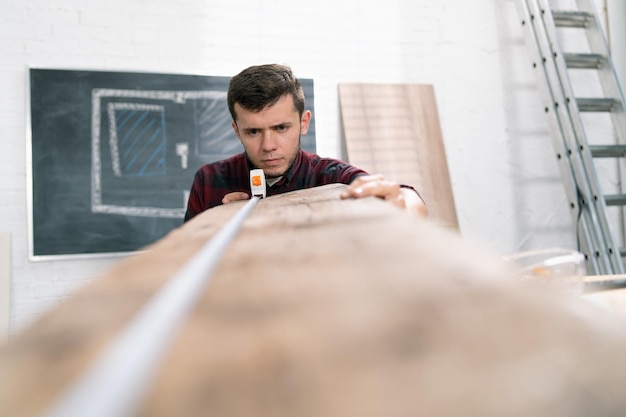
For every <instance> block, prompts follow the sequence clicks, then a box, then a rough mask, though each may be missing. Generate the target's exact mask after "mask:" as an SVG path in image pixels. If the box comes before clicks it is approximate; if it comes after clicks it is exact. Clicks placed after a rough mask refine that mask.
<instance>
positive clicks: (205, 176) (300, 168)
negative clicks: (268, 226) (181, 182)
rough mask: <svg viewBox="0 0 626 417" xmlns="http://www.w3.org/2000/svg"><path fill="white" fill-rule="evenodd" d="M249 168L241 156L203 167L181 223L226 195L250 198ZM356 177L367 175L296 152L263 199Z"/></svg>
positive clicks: (340, 163) (333, 161)
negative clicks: (248, 196)
mask: <svg viewBox="0 0 626 417" xmlns="http://www.w3.org/2000/svg"><path fill="white" fill-rule="evenodd" d="M253 168H254V167H253V166H252V164H250V161H248V158H246V156H245V154H243V153H241V154H238V155H235V156H232V157H230V158H228V159H224V160H222V161H217V162H213V163H210V164H206V165H203V166H202V167H201V168H200V169H199V170H198V172H196V176H195V178H194V180H193V185H192V186H191V192H190V194H189V201H188V203H187V212H186V213H185V220H184V221H187V220H189V219H191V218H192V217H194V216H195V215H197V214H198V213H201V212H203V211H204V210H207V209H210V208H211V207H215V206H219V205H221V204H222V199H223V198H224V196H225V195H226V194H228V193H232V192H235V191H243V192H245V193H248V195H250V170H251V169H253ZM360 175H367V172H365V171H363V170H362V169H359V168H356V167H353V166H352V165H349V164H347V163H345V162H342V161H340V160H338V159H332V158H322V157H320V156H319V155H316V154H312V153H309V152H305V151H303V150H300V151H299V152H298V155H297V156H296V160H295V161H294V163H293V164H292V165H291V167H290V168H289V169H288V170H287V172H286V173H285V175H283V177H282V178H281V179H280V181H278V182H277V183H276V184H274V185H272V186H271V187H267V196H268V197H269V196H272V195H276V194H282V193H286V192H289V191H295V190H301V189H303V188H311V187H317V186H320V185H327V184H335V183H341V184H350V183H351V182H352V181H353V180H354V179H355V178H356V177H358V176H360Z"/></svg>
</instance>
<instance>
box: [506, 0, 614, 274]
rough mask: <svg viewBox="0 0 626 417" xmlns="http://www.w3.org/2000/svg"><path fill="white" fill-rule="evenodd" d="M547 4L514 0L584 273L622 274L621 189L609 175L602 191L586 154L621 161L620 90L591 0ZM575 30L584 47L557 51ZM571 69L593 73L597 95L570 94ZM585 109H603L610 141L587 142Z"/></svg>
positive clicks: (541, 0)
mask: <svg viewBox="0 0 626 417" xmlns="http://www.w3.org/2000/svg"><path fill="white" fill-rule="evenodd" d="M554 3H555V2H554V0H553V1H549V0H518V9H519V13H520V16H521V24H522V26H523V29H524V35H525V37H526V43H527V45H528V47H529V51H530V54H531V59H532V65H533V68H534V71H535V72H536V75H537V80H538V82H539V90H540V91H541V96H542V104H543V106H544V108H543V110H544V111H545V113H546V115H547V117H548V119H549V122H550V127H551V130H552V139H553V140H552V145H553V149H554V151H555V152H556V158H557V162H558V165H559V170H560V172H561V177H562V179H563V185H564V187H565V192H566V195H567V199H568V203H569V206H570V209H571V210H570V212H571V214H572V218H573V220H574V226H575V229H576V237H577V240H578V246H579V250H580V251H581V252H583V254H584V255H585V258H586V266H587V273H588V274H597V275H607V274H623V273H624V262H623V259H622V257H623V256H625V255H626V250H624V249H620V244H622V245H623V241H624V235H625V233H624V227H623V224H624V222H623V218H624V212H623V206H625V205H626V194H625V193H624V192H623V189H622V185H623V184H624V183H625V182H624V181H623V180H622V178H619V179H618V180H617V181H615V183H616V184H618V187H619V190H618V192H617V193H614V194H607V193H603V192H602V187H601V185H600V181H599V179H598V174H597V167H596V164H597V162H596V159H594V158H603V159H604V160H605V161H606V159H605V158H618V159H622V161H623V160H624V158H625V157H626V141H624V138H625V137H626V136H625V133H626V119H625V114H624V105H623V103H624V97H623V94H622V91H621V88H620V85H619V82H618V79H617V76H616V73H615V69H614V67H613V62H612V60H611V56H610V54H609V48H608V46H607V43H606V40H605V37H604V33H603V31H602V26H601V24H600V20H599V18H598V14H597V12H596V10H595V7H594V5H593V2H592V0H576V2H575V6H574V7H576V10H559V9H558V5H556V6H555V4H554ZM570 3H574V2H570ZM566 31H568V32H566ZM580 31H582V32H584V38H586V41H587V43H588V50H584V51H577V52H573V53H572V52H563V48H562V46H561V44H562V43H564V40H565V39H567V36H568V35H569V36H573V35H574V34H575V33H578V36H581V35H580ZM583 43H584V42H583ZM578 46H583V47H584V46H585V45H578ZM578 70H591V71H593V73H594V74H596V75H597V78H598V81H599V84H600V85H601V90H602V95H601V96H597V97H596V96H593V97H576V96H575V95H574V89H573V88H572V83H571V81H570V79H571V76H572V75H574V74H573V73H572V71H578ZM585 112H602V113H606V114H610V117H608V119H610V120H611V122H610V124H611V125H612V128H613V138H612V139H611V141H610V143H606V144H595V143H594V144H593V145H590V144H589V141H588V136H587V134H586V133H585V128H586V126H585V123H584V118H583V117H582V115H581V113H585ZM588 130H589V129H588ZM617 163H618V164H619V163H620V162H619V161H617ZM616 167H617V168H616V172H617V174H616V175H617V176H620V174H619V171H620V170H619V165H616ZM606 188H608V187H606ZM608 206H619V208H618V212H617V215H616V216H613V217H612V218H610V217H609V216H608V214H607V207H608ZM610 220H612V221H610ZM616 223H617V225H616ZM618 242H619V243H618Z"/></svg>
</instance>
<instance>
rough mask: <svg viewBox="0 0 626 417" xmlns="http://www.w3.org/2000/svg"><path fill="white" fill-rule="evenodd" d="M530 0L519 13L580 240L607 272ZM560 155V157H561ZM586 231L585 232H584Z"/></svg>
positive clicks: (598, 267) (596, 267)
mask: <svg viewBox="0 0 626 417" xmlns="http://www.w3.org/2000/svg"><path fill="white" fill-rule="evenodd" d="M529 1H530V0H520V1H518V2H517V4H518V9H519V15H520V16H522V25H523V26H524V27H525V28H524V29H525V30H524V34H525V36H526V38H527V44H528V45H529V46H531V47H530V48H529V52H530V54H531V58H532V60H533V66H534V68H535V70H537V71H539V72H538V73H537V81H538V83H539V87H540V88H539V91H540V93H541V98H542V101H543V102H544V106H545V111H546V112H547V113H548V115H549V118H548V119H549V121H550V128H551V130H552V132H553V134H552V145H553V149H554V151H555V152H556V154H557V162H558V167H559V170H560V172H561V176H562V179H563V185H564V187H565V192H566V195H567V198H568V203H569V206H570V212H571V214H572V219H573V222H574V225H575V227H576V231H577V237H578V238H579V244H580V245H581V249H582V250H583V252H584V253H586V254H587V262H588V265H591V267H592V268H591V269H592V270H593V271H591V272H594V273H596V274H605V273H607V271H608V270H609V269H610V265H607V263H606V262H604V261H600V260H599V259H598V257H596V256H594V253H596V252H597V247H598V245H599V242H600V241H601V238H600V237H599V236H598V235H597V234H596V232H595V231H596V230H598V228H596V227H593V223H594V222H593V219H592V218H590V217H591V216H590V213H589V212H588V210H587V209H586V208H585V207H584V206H581V205H580V204H579V203H580V202H579V187H577V186H576V179H575V173H574V170H573V167H572V165H571V161H570V158H569V153H568V152H567V146H566V139H565V137H564V136H565V134H566V133H565V132H564V131H563V126H562V123H561V121H560V119H559V115H558V113H557V112H556V111H555V109H554V102H555V101H554V99H553V97H552V88H551V86H550V83H549V76H548V75H547V73H546V71H547V68H546V66H545V62H546V61H545V60H544V58H543V56H542V49H541V46H540V41H539V39H538V34H537V33H536V28H535V22H534V17H532V16H534V14H533V12H532V11H531V8H530V5H529ZM559 155H560V157H558V156H559ZM581 232H582V236H580V233H581Z"/></svg>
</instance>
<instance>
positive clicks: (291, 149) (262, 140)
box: [232, 94, 311, 178]
mask: <svg viewBox="0 0 626 417" xmlns="http://www.w3.org/2000/svg"><path fill="white" fill-rule="evenodd" d="M235 114H236V115H237V121H236V122H235V121H233V122H232V125H233V129H234V130H235V134H236V135H237V137H238V138H239V140H240V141H241V144H242V145H243V147H244V149H245V150H246V154H247V155H248V158H250V161H252V164H253V165H254V166H255V167H256V168H261V169H263V172H264V173H265V176H266V177H268V178H273V177H280V176H281V175H283V174H284V173H285V172H286V171H287V169H288V168H289V167H290V166H291V164H292V163H293V161H294V160H295V158H296V155H297V154H298V149H299V148H300V136H301V135H306V132H307V130H308V129H309V122H310V120H311V112H310V111H308V110H307V111H305V112H304V113H303V114H302V119H300V116H299V114H298V111H297V110H296V108H295V107H294V105H293V97H291V95H289V94H287V95H284V96H282V97H281V98H280V99H279V100H278V101H277V102H276V104H274V105H273V106H270V107H266V108H265V109H263V110H261V111H259V112H252V111H249V110H246V109H244V108H243V107H241V106H240V105H239V103H235Z"/></svg>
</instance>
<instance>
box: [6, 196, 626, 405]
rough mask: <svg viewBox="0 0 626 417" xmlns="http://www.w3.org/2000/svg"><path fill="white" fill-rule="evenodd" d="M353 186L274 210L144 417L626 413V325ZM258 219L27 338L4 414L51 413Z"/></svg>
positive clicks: (203, 223) (76, 305) (228, 210)
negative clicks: (163, 293) (203, 252)
mask: <svg viewBox="0 0 626 417" xmlns="http://www.w3.org/2000/svg"><path fill="white" fill-rule="evenodd" d="M343 187H344V186H341V185H336V186H326V187H319V188H314V189H310V190H302V191H297V192H294V193H288V194H283V195H280V196H276V197H271V198H267V199H264V200H261V201H260V202H259V204H258V205H257V207H256V209H255V210H254V211H253V213H252V215H251V216H250V217H249V218H248V219H247V220H246V221H245V223H244V225H243V227H242V229H241V230H240V232H239V234H238V235H237V237H236V239H235V240H234V242H233V243H232V244H231V246H230V247H229V248H228V251H227V252H226V255H225V256H224V257H223V259H222V261H221V263H220V265H219V267H218V269H217V270H216V271H215V273H214V275H213V277H212V280H211V282H210V284H209V286H208V287H207V289H206V291H205V292H204V293H203V294H202V296H201V300H200V302H199V303H198V304H197V305H196V307H195V308H194V309H193V311H192V312H191V314H190V315H189V317H188V319H187V320H186V321H185V323H184V325H183V326H182V327H181V328H180V329H179V334H178V335H177V337H176V338H175V339H174V340H173V341H172V345H171V347H170V348H169V350H168V352H167V356H166V358H165V360H164V362H163V363H162V366H160V367H159V370H158V376H157V377H156V378H155V379H154V381H153V384H152V385H151V387H150V390H149V393H148V395H147V397H146V398H145V400H144V401H143V405H142V408H141V411H140V412H139V413H138V415H139V416H146V417H147V416H150V417H161V416H164V417H165V416H167V417H171V416H185V417H193V416H257V417H259V416H261V417H263V416H290V417H297V416H325V417H326V416H329V417H334V416H337V417H339V416H341V417H352V416H355V417H356V416H359V417H363V416H407V415H417V416H438V417H445V416H460V415H462V416H470V417H474V416H475V417H489V416H494V417H495V416H498V417H502V416H533V417H537V416H546V417H548V416H549V417H559V416H568V417H572V416H590V415H593V416H617V415H626V396H625V395H624V394H623V392H624V388H623V387H624V386H625V385H626V373H625V372H624V371H623V369H624V366H626V336H624V333H625V332H624V331H623V328H624V322H623V321H622V320H621V319H618V318H616V317H614V316H613V315H611V314H610V313H609V312H607V311H606V310H603V309H598V308H596V307H595V306H594V305H593V304H591V303H588V302H586V301H584V300H582V299H580V298H576V297H573V296H571V295H569V294H566V293H561V292H558V291H550V290H542V291H538V290H537V288H535V287H527V286H520V285H518V284H517V283H516V282H514V281H513V280H512V279H510V277H511V275H510V271H509V270H508V269H507V268H506V265H504V264H503V263H502V262H501V261H500V259H499V258H498V257H496V256H495V255H493V254H492V253H490V252H489V251H486V250H485V249H484V248H482V247H481V246H480V245H478V244H475V243H474V242H468V241H467V240H463V239H461V238H460V237H459V236H458V234H456V233H454V232H451V231H450V230H449V229H447V228H445V229H444V228H441V227H440V226H438V225H435V224H434V223H433V222H430V221H425V220H423V219H421V218H418V217H415V216H412V215H410V214H408V213H405V212H403V211H401V210H399V209H397V208H396V207H394V206H392V205H391V204H388V203H385V202H384V201H382V200H379V199H376V198H366V199H361V200H340V199H339V197H338V195H339V193H340V191H341V190H342V188H343ZM241 207H242V204H240V203H234V204H231V205H228V206H220V207H217V208H215V209H211V210H209V211H207V212H205V213H202V214H201V215H200V216H198V217H196V218H194V219H193V220H192V221H191V222H189V223H186V224H185V225H184V226H182V227H180V228H179V229H176V230H175V231H173V232H172V233H170V234H169V235H168V236H166V237H165V238H164V239H162V240H161V241H159V242H157V243H155V244H154V245H152V246H150V247H148V248H146V250H145V251H144V252H143V253H140V254H138V255H136V256H133V257H132V258H129V259H126V260H124V261H122V262H120V263H119V264H118V265H116V266H115V267H114V268H112V269H111V270H108V271H106V272H105V273H103V275H102V276H101V277H99V278H98V279H97V280H95V281H94V282H93V283H92V284H91V285H89V286H88V287H86V288H84V289H83V290H82V291H79V292H78V293H77V294H75V295H74V296H73V297H71V298H70V299H69V300H67V302H65V303H63V304H61V305H60V306H59V307H58V308H57V309H55V310H54V311H53V312H51V313H50V314H49V315H47V316H46V317H44V318H43V319H42V320H40V321H39V322H37V323H35V324H34V325H33V326H31V327H30V328H28V329H26V330H25V331H23V332H22V333H20V334H18V335H17V336H16V337H15V338H14V339H13V340H12V341H11V342H10V343H9V344H8V345H7V346H5V347H4V348H2V349H1V350H0V416H16V417H17V416H37V415H41V413H42V412H43V411H45V410H46V409H47V407H49V405H50V404H51V402H53V401H54V399H55V398H57V397H58V396H59V395H60V394H61V393H62V392H63V390H64V388H65V387H67V386H68V384H70V383H71V381H73V380H74V379H75V378H76V377H77V376H78V375H79V374H80V373H81V372H82V371H83V369H84V368H85V367H86V366H88V364H89V363H91V362H92V361H93V360H94V359H95V358H97V356H98V354H99V352H100V351H101V349H102V348H103V347H105V346H107V344H108V343H109V342H110V341H111V340H112V338H114V337H115V336H116V333H117V331H119V329H120V328H121V327H122V326H123V324H124V323H125V322H126V321H128V320H129V319H130V317H132V316H133V315H134V314H135V313H136V312H137V311H138V310H139V309H140V308H141V307H142V305H144V304H145V302H146V301H147V300H148V299H149V298H150V297H151V296H152V295H153V294H154V293H155V291H156V290H157V289H158V288H159V287H161V286H162V285H163V283H164V282H166V281H167V280H168V278H169V277H171V276H172V275H174V274H175V272H176V271H177V270H179V269H180V267H181V266H182V265H183V264H184V263H185V262H186V261H187V260H189V258H190V257H191V256H192V255H193V254H194V253H195V252H196V251H197V250H198V249H199V248H200V247H201V246H202V245H203V244H204V242H205V241H206V240H207V239H210V238H211V236H213V235H214V233H215V232H216V230H218V229H219V227H220V226H221V225H222V224H223V223H224V222H225V221H226V220H227V219H229V218H230V217H231V216H232V215H233V213H234V212H236V211H237V210H238V209H239V208H241ZM119 366H125V364H124V363H120V364H119Z"/></svg>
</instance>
